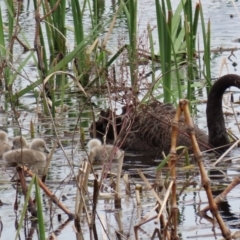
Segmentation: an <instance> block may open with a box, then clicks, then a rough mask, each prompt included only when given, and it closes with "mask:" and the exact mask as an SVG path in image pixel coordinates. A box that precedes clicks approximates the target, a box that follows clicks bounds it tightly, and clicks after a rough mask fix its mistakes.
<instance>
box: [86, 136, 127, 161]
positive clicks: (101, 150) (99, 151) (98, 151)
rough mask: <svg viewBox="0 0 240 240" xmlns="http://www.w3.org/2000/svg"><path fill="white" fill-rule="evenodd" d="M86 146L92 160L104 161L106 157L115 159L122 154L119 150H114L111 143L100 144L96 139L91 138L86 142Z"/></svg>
mask: <svg viewBox="0 0 240 240" xmlns="http://www.w3.org/2000/svg"><path fill="white" fill-rule="evenodd" d="M87 147H88V148H89V150H90V152H92V158H93V162H94V161H105V160H107V159H108V158H109V159H113V160H116V159H119V158H120V157H121V155H122V152H121V150H119V149H116V150H115V149H114V146H113V145H109V144H106V145H102V143H101V141H100V140H98V139H91V140H90V141H89V142H88V144H87ZM114 151H115V152H114Z"/></svg>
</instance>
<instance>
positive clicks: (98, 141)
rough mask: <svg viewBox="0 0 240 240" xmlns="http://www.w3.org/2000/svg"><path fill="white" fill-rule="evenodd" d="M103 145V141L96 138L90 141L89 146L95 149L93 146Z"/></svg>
mask: <svg viewBox="0 0 240 240" xmlns="http://www.w3.org/2000/svg"><path fill="white" fill-rule="evenodd" d="M101 145H102V142H101V141H100V140H99V139H96V138H94V139H91V140H90V141H89V142H88V144H87V147H88V149H89V150H90V151H91V150H93V148H95V147H99V146H101Z"/></svg>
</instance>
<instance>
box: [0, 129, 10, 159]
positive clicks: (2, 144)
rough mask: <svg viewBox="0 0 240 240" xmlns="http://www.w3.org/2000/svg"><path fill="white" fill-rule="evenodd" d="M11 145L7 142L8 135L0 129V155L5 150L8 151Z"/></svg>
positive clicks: (0, 155)
mask: <svg viewBox="0 0 240 240" xmlns="http://www.w3.org/2000/svg"><path fill="white" fill-rule="evenodd" d="M10 150H11V147H10V145H9V143H8V136H7V134H6V133H5V132H3V131H0V157H2V155H3V154H4V153H5V152H7V151H10Z"/></svg>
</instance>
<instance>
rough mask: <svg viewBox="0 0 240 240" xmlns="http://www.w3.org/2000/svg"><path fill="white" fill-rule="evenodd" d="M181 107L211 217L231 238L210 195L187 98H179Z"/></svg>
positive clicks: (227, 236) (224, 234) (209, 187)
mask: <svg viewBox="0 0 240 240" xmlns="http://www.w3.org/2000/svg"><path fill="white" fill-rule="evenodd" d="M178 108H180V109H181V111H183V112H184V116H185V125H186V126H187V129H189V136H190V138H191V142H192V146H193V152H194V157H195V159H196V160H197V163H198V167H199V170H200V174H201V181H202V186H203V188H204V189H205V191H206V194H207V198H208V202H209V206H210V210H211V213H212V215H213V218H216V220H217V222H218V224H219V226H220V229H221V231H222V236H223V237H224V238H225V239H232V238H231V232H230V230H229V229H228V227H227V226H226V225H225V223H224V221H223V219H222V217H221V215H220V213H219V211H218V206H217V204H216V202H215V201H214V198H213V195H212V190H211V184H210V180H209V178H208V176H207V172H206V170H205V168H204V164H203V159H202V153H201V151H200V149H199V146H198V143H197V140H196V136H195V133H194V126H193V122H192V119H191V117H190V111H189V107H188V100H185V99H183V100H180V102H179V107H178Z"/></svg>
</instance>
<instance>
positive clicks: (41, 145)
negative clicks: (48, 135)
mask: <svg viewBox="0 0 240 240" xmlns="http://www.w3.org/2000/svg"><path fill="white" fill-rule="evenodd" d="M30 149H33V150H36V151H39V152H45V153H49V152H50V151H49V149H48V148H47V145H46V142H45V141H44V140H43V139H34V140H33V141H32V143H31V145H30Z"/></svg>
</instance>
